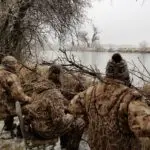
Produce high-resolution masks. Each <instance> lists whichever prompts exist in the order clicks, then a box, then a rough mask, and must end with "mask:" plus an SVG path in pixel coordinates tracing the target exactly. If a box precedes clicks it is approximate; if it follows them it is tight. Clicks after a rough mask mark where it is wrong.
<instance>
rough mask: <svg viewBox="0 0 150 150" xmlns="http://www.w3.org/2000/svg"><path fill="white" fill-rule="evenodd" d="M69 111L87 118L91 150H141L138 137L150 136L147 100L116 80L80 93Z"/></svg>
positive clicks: (149, 115) (149, 113)
mask: <svg viewBox="0 0 150 150" xmlns="http://www.w3.org/2000/svg"><path fill="white" fill-rule="evenodd" d="M69 110H70V112H71V113H72V114H74V116H76V117H78V115H84V116H85V117H86V120H87V121H88V134H89V145H90V147H91V150H106V149H107V150H131V149H134V150H138V149H140V144H139V138H137V137H142V136H143V137H144V136H150V121H149V120H150V108H149V107H148V106H147V104H146V103H145V102H144V98H143V97H142V96H141V95H140V94H139V93H138V92H137V91H135V90H134V89H130V88H128V87H126V86H124V85H123V84H120V83H117V82H116V81H115V80H111V79H105V80H104V82H103V83H100V84H97V85H95V86H92V87H90V88H88V89H87V90H86V91H84V92H81V93H79V94H78V95H76V96H75V97H74V98H73V99H72V101H71V104H70V106H69Z"/></svg>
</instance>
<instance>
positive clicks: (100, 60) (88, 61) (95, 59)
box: [42, 51, 150, 86]
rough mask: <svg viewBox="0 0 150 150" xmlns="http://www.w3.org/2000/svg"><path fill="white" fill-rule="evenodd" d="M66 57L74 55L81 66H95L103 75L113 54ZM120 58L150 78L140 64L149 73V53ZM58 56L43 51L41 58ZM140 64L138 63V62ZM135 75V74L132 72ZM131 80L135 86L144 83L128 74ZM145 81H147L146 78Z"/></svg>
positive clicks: (82, 53) (100, 53) (55, 52)
mask: <svg viewBox="0 0 150 150" xmlns="http://www.w3.org/2000/svg"><path fill="white" fill-rule="evenodd" d="M67 53H68V55H72V54H73V55H74V56H75V57H76V59H77V60H80V61H81V62H82V64H84V65H86V66H93V67H94V66H95V65H96V66H97V67H98V69H99V70H100V72H101V73H105V69H106V65H107V62H108V61H109V59H110V58H111V56H112V54H113V52H85V51H83V52H81V51H80V52H79V51H77V52H76V51H73V52H67ZM121 55H122V57H123V58H124V59H125V60H126V61H127V63H128V67H129V69H131V70H132V69H133V68H135V66H134V64H135V65H136V67H137V68H136V70H137V71H140V72H142V73H144V74H145V75H146V76H148V77H150V74H148V73H147V72H146V70H145V69H144V68H143V66H142V64H143V65H144V66H145V67H146V68H147V70H148V72H150V54H149V53H145V54H143V53H121ZM58 56H62V53H60V52H58V51H45V52H44V53H42V58H44V59H46V60H47V61H50V60H54V59H56V58H57V57H58ZM139 60H140V61H141V62H142V64H141V63H140V61H139ZM134 73H135V72H134ZM130 77H131V79H132V83H133V84H134V85H136V86H142V85H143V84H144V82H143V81H142V80H141V79H139V78H137V77H136V76H135V75H132V74H130ZM146 80H149V79H148V78H146Z"/></svg>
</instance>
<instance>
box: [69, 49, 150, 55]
mask: <svg viewBox="0 0 150 150" xmlns="http://www.w3.org/2000/svg"><path fill="white" fill-rule="evenodd" d="M67 51H69V52H71V51H73V52H109V53H114V52H119V53H144V54H146V53H150V51H139V50H134V51H128V50H73V49H72V50H67Z"/></svg>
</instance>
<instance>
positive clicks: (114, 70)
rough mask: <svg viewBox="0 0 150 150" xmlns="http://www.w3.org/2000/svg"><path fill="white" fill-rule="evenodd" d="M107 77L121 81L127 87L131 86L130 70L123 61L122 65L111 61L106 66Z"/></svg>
mask: <svg viewBox="0 0 150 150" xmlns="http://www.w3.org/2000/svg"><path fill="white" fill-rule="evenodd" d="M106 77H109V78H113V79H118V80H121V81H123V82H124V83H125V85H127V86H129V85H130V84H131V83H130V77H129V70H128V67H127V63H126V61H125V60H122V61H121V62H120V63H115V62H114V61H113V60H110V61H109V62H108V63H107V66H106Z"/></svg>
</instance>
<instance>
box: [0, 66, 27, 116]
mask: <svg viewBox="0 0 150 150" xmlns="http://www.w3.org/2000/svg"><path fill="white" fill-rule="evenodd" d="M16 101H20V102H21V103H22V104H23V103H28V102H29V101H30V97H28V96H27V95H26V94H25V93H24V92H23V89H22V87H21V85H20V81H19V78H18V77H17V75H16V74H14V73H11V72H9V71H7V70H5V68H3V67H1V68H0V118H1V119H4V118H5V117H7V116H8V115H14V114H15V102H16Z"/></svg>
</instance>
